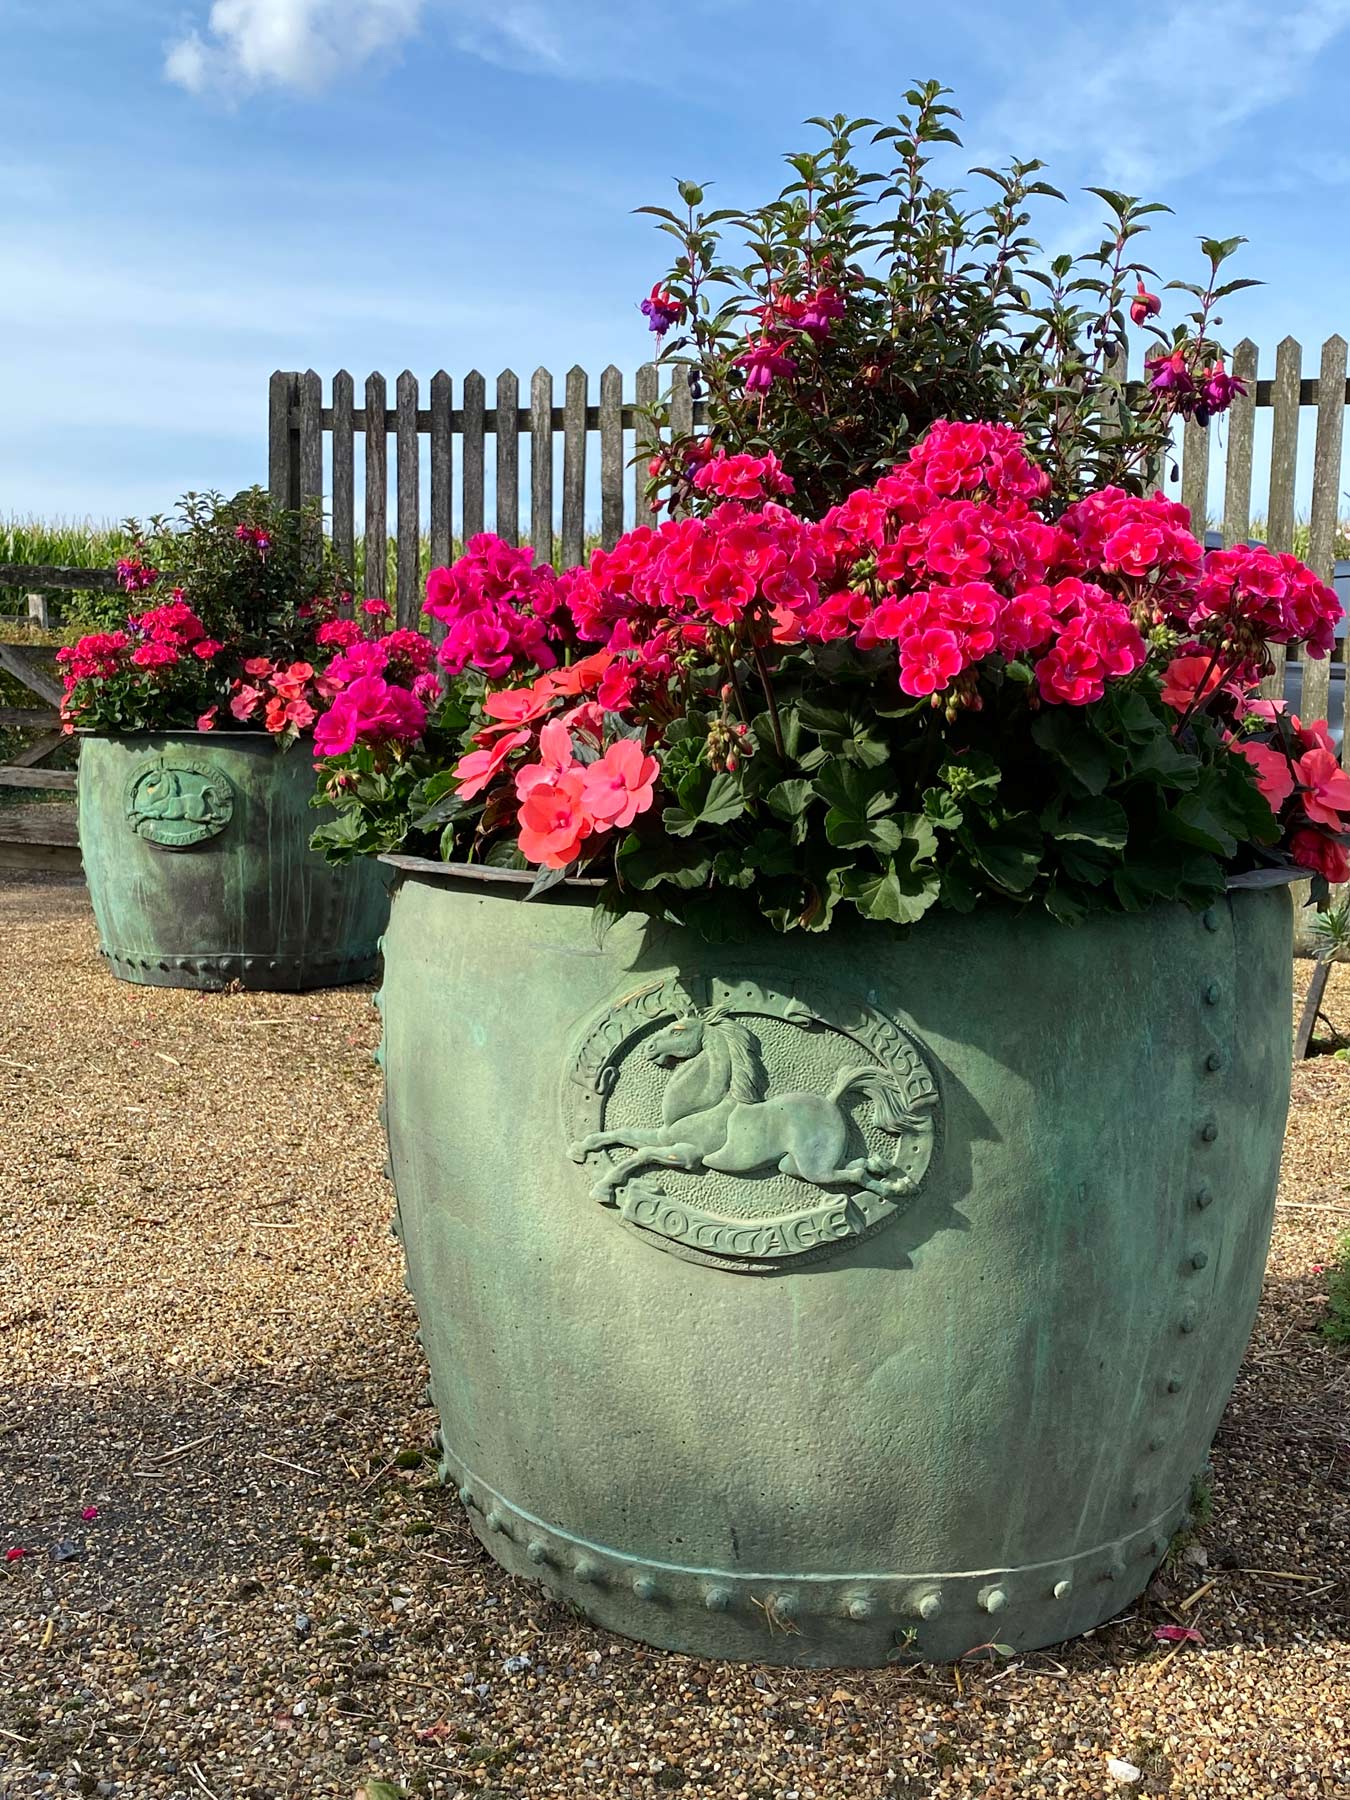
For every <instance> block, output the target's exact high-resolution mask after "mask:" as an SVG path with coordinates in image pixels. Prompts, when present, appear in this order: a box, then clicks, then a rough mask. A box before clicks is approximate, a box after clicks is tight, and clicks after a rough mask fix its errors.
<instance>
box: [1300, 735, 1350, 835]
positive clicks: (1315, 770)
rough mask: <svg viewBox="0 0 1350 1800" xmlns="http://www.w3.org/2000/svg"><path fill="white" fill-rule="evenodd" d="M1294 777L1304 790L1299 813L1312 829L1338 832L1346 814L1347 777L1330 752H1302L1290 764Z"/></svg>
mask: <svg viewBox="0 0 1350 1800" xmlns="http://www.w3.org/2000/svg"><path fill="white" fill-rule="evenodd" d="M1294 773H1295V775H1297V776H1298V779H1299V782H1300V783H1301V785H1302V786H1303V787H1304V788H1306V789H1307V792H1306V793H1305V794H1304V796H1303V810H1304V812H1305V813H1307V815H1308V817H1309V818H1310V819H1311V820H1312V822H1313V824H1314V825H1328V826H1330V827H1331V829H1332V830H1333V831H1339V830H1341V829H1342V827H1343V825H1344V823H1345V817H1344V815H1346V814H1350V776H1348V775H1346V774H1345V772H1344V770H1343V769H1342V768H1341V766H1340V764H1339V763H1338V762H1337V761H1336V757H1335V753H1334V752H1333V751H1331V750H1322V749H1317V750H1306V751H1305V752H1304V753H1303V755H1302V756H1300V757H1299V759H1298V761H1297V762H1296V763H1295V764H1294Z"/></svg>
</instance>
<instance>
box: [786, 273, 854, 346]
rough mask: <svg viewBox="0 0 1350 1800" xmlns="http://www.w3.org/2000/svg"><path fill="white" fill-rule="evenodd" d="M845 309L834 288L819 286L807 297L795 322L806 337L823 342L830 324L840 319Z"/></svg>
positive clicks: (828, 333) (840, 296) (827, 334)
mask: <svg viewBox="0 0 1350 1800" xmlns="http://www.w3.org/2000/svg"><path fill="white" fill-rule="evenodd" d="M846 310H847V309H846V307H845V305H844V301H843V297H842V295H840V294H839V293H838V292H837V290H836V289H834V288H832V287H819V288H817V289H816V291H815V293H814V294H811V295H809V296H808V297H807V300H806V303H805V305H804V307H803V309H802V312H801V315H800V317H799V318H798V320H797V323H798V325H799V326H800V327H801V329H802V330H803V331H804V332H806V334H807V335H808V337H813V338H815V340H816V342H817V343H822V344H823V343H824V341H825V339H826V338H827V337H828V336H829V335H830V326H831V325H832V324H833V323H834V321H835V320H836V319H842V318H843V316H844V313H845V311H846Z"/></svg>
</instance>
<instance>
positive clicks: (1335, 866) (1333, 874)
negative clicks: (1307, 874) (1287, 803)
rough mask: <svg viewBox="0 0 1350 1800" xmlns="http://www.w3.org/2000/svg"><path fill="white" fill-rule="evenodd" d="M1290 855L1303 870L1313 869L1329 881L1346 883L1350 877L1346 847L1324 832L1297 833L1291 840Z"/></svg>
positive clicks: (1349, 857)
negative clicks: (1348, 876)
mask: <svg viewBox="0 0 1350 1800" xmlns="http://www.w3.org/2000/svg"><path fill="white" fill-rule="evenodd" d="M1289 854H1290V855H1291V856H1292V857H1293V859H1294V861H1295V862H1296V863H1297V864H1298V866H1299V867H1300V868H1301V869H1312V870H1313V871H1314V872H1315V873H1316V874H1318V875H1321V876H1324V877H1325V878H1326V880H1328V881H1344V880H1345V878H1346V876H1347V875H1350V856H1347V854H1346V850H1345V845H1344V844H1338V843H1337V842H1336V839H1335V838H1332V837H1328V836H1327V835H1326V833H1325V832H1324V831H1296V832H1295V833H1294V835H1293V836H1292V837H1291V838H1290V840H1289Z"/></svg>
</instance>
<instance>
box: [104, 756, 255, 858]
mask: <svg viewBox="0 0 1350 1800" xmlns="http://www.w3.org/2000/svg"><path fill="white" fill-rule="evenodd" d="M233 813H234V790H233V788H232V787H231V786H230V782H229V778H228V777H227V776H226V775H223V774H222V773H221V771H220V770H219V769H213V768H212V767H211V766H210V764H209V763H201V762H189V761H187V760H186V759H183V758H173V759H172V760H171V759H169V758H166V757H163V756H154V757H151V758H150V759H149V760H148V761H146V762H143V763H139V764H137V766H136V768H134V769H133V770H132V772H131V774H130V776H129V777H128V779H127V786H126V814H127V822H128V823H129V824H130V826H131V829H132V830H133V831H134V832H135V833H136V835H137V837H143V838H149V840H150V842H151V843H153V844H162V845H163V846H165V848H167V849H182V848H184V847H185V846H187V845H189V844H200V843H201V842H203V840H204V839H206V838H211V837H215V836H217V834H218V833H220V832H222V831H224V829H225V827H226V826H227V825H228V824H229V822H230V819H231V817H232V815H233Z"/></svg>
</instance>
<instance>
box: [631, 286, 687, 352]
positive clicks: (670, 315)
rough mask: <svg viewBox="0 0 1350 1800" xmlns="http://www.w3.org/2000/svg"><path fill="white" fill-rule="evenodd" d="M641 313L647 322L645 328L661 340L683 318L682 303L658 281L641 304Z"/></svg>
mask: <svg viewBox="0 0 1350 1800" xmlns="http://www.w3.org/2000/svg"><path fill="white" fill-rule="evenodd" d="M641 310H642V313H643V315H644V317H645V318H646V320H647V328H648V330H649V331H654V332H655V333H656V335H657V337H659V338H663V337H664V336H665V335H666V333H667V332H668V331H669V330H670V328H671V326H672V325H678V324H679V322H680V320H681V319H682V318H683V317H684V302H683V301H682V300H677V299H676V298H675V296H674V294H672V293H671V292H670V291H669V290H668V289H666V288H663V287H662V286H661V284H660V282H659V281H658V282H657V284H656V286H655V287H654V288H653V289H652V291H651V293H650V294H648V296H647V298H646V299H645V300H644V301H643V302H642V308H641Z"/></svg>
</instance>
